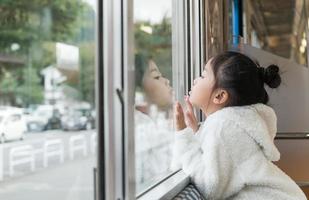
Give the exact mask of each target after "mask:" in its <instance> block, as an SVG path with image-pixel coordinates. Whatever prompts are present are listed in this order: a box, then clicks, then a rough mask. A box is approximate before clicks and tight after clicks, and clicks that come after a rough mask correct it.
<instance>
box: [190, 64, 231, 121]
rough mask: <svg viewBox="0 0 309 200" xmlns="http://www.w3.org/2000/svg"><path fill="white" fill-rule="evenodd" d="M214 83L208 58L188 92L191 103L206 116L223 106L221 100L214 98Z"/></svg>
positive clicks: (215, 93)
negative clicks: (200, 73)
mask: <svg viewBox="0 0 309 200" xmlns="http://www.w3.org/2000/svg"><path fill="white" fill-rule="evenodd" d="M214 85H215V76H214V73H213V70H212V66H211V59H210V60H209V61H208V62H207V64H206V66H205V67H204V70H203V72H202V75H201V76H200V77H198V78H196V79H195V80H194V84H193V87H192V88H191V91H190V93H189V94H190V98H189V100H190V101H191V103H192V104H193V105H194V106H196V107H198V108H200V109H201V110H202V111H203V113H204V114H205V115H206V116H208V115H209V114H211V113H213V112H215V111H217V110H219V109H220V108H222V107H223V104H222V101H219V102H218V100H216V99H215V96H216V95H217V94H218V93H217V91H215V90H214V89H213V87H214ZM225 95H226V93H225ZM225 97H226V96H225Z"/></svg>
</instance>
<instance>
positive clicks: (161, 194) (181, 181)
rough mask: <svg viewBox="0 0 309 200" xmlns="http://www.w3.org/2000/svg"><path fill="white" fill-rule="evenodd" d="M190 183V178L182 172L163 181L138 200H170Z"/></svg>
mask: <svg viewBox="0 0 309 200" xmlns="http://www.w3.org/2000/svg"><path fill="white" fill-rule="evenodd" d="M189 182H190V178H189V176H188V175H186V174H185V173H184V172H183V171H182V170H180V171H179V172H177V173H176V174H175V175H173V176H171V177H170V178H168V179H167V180H165V181H163V182H162V183H160V184H159V185H157V186H156V187H154V188H153V189H152V190H150V191H148V192H147V193H145V194H142V195H141V196H140V197H138V198H137V199H138V200H158V199H172V198H173V197H175V196H176V195H177V194H178V193H179V192H180V191H182V190H183V189H184V188H185V187H186V186H187V185H188V184H189Z"/></svg>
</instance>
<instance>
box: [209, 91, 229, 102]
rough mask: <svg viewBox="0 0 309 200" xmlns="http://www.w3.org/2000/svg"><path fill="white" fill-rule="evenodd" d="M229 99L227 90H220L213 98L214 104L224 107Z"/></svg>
mask: <svg viewBox="0 0 309 200" xmlns="http://www.w3.org/2000/svg"><path fill="white" fill-rule="evenodd" d="M228 99H229V94H228V93H227V91H226V90H223V89H219V90H217V92H216V93H215V96H214V98H213V102H214V104H218V105H223V104H226V103H227V101H228Z"/></svg>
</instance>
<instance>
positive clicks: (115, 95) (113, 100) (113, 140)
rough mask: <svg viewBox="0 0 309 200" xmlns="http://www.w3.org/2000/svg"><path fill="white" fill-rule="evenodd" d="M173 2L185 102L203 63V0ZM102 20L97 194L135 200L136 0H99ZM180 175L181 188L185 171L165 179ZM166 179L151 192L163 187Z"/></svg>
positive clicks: (178, 81) (179, 84)
mask: <svg viewBox="0 0 309 200" xmlns="http://www.w3.org/2000/svg"><path fill="white" fill-rule="evenodd" d="M172 2H173V19H172V20H173V21H172V30H173V33H172V49H173V52H172V56H173V58H172V63H173V86H174V87H175V88H177V90H176V91H175V92H176V98H177V99H178V100H180V101H181V100H183V96H184V94H185V93H187V92H188V90H189V88H190V85H191V83H192V81H193V77H194V76H195V74H196V73H200V68H201V65H202V63H203V62H202V60H203V58H202V55H204V53H203V52H202V48H201V46H202V44H201V41H202V40H203V39H201V38H202V35H203V34H202V28H201V27H202V24H201V23H202V20H201V19H199V17H201V16H200V14H201V13H203V10H202V9H203V7H202V6H201V4H202V3H203V1H202V0H182V1H179V0H173V1H172ZM119 16H120V17H119ZM97 25H98V26H97V33H98V40H97V41H98V42H99V45H98V50H97V52H98V56H97V57H98V60H97V79H98V80H97V86H98V87H97V94H98V95H97V108H98V121H99V122H103V124H101V123H98V126H97V127H98V141H99V145H98V172H97V173H98V177H97V180H98V187H97V197H98V198H97V199H100V200H101V199H115V200H116V199H117V200H118V199H119V200H121V199H127V200H131V199H132V200H133V199H135V198H136V197H135V195H136V193H135V151H134V93H135V87H134V83H135V81H134V80H135V79H134V62H133V52H134V43H133V25H134V24H133V0H103V2H102V1H100V0H98V21H97ZM188 25H189V26H188ZM192 36H194V39H193V38H192ZM193 73H194V74H193ZM177 177H180V178H178V183H179V184H176V185H177V187H178V189H179V188H180V185H184V184H186V183H188V182H189V177H188V176H186V175H183V174H182V175H181V176H180V175H177V176H176V175H175V176H172V177H170V178H169V179H167V180H166V181H170V180H172V179H173V181H174V182H175V181H176V183H177ZM175 179H176V180H175ZM166 181H164V182H162V184H163V183H165V184H166ZM162 184H160V185H158V186H157V187H156V188H154V189H153V190H152V191H149V192H153V191H155V190H156V189H158V188H160V187H161V188H162ZM170 192H175V191H170ZM148 194H150V193H148Z"/></svg>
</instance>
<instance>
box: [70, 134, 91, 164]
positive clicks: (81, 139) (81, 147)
mask: <svg viewBox="0 0 309 200" xmlns="http://www.w3.org/2000/svg"><path fill="white" fill-rule="evenodd" d="M69 151H70V153H69V154H70V159H71V160H73V159H74V155H75V152H76V151H83V154H84V156H86V155H87V142H86V138H85V136H84V135H75V136H72V137H71V138H70V140H69Z"/></svg>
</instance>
